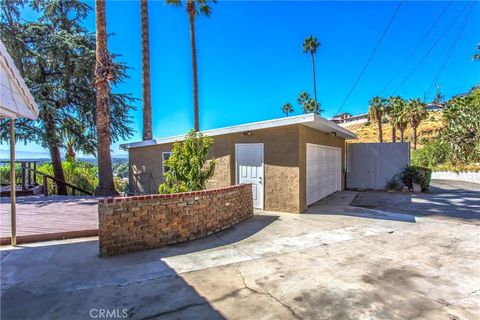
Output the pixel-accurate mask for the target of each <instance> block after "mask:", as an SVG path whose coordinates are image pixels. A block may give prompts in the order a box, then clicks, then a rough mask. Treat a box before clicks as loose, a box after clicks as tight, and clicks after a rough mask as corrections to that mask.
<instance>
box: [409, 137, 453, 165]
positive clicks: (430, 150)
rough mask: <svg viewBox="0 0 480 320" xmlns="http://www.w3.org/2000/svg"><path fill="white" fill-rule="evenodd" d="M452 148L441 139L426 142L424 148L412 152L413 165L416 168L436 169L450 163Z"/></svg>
mask: <svg viewBox="0 0 480 320" xmlns="http://www.w3.org/2000/svg"><path fill="white" fill-rule="evenodd" d="M450 158H451V152H450V148H449V146H448V144H447V143H445V142H443V141H441V140H440V139H436V140H432V141H428V142H426V143H425V144H424V145H423V147H422V148H420V149H417V150H413V151H412V159H411V163H412V165H414V166H420V167H427V168H430V169H434V168H435V167H436V166H437V165H439V164H442V163H445V162H447V161H449V160H450Z"/></svg>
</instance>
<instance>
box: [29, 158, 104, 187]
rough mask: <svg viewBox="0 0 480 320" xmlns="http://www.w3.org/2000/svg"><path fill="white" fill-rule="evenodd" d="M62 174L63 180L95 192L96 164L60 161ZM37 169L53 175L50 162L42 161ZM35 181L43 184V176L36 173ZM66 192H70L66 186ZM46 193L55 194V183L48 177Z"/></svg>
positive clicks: (96, 180) (96, 183)
mask: <svg viewBox="0 0 480 320" xmlns="http://www.w3.org/2000/svg"><path fill="white" fill-rule="evenodd" d="M62 167H63V174H64V176H65V181H66V182H68V183H70V184H73V185H74V186H76V187H79V188H81V189H83V190H86V191H89V192H91V193H94V192H95V188H96V187H97V185H98V169H97V166H96V165H94V164H92V163H89V162H69V161H64V162H62ZM37 170H38V171H40V172H43V173H46V174H48V175H51V176H53V175H54V174H53V166H52V164H51V163H44V164H42V165H40V166H39V167H38V168H37ZM37 183H38V184H40V185H41V184H43V176H42V175H37ZM67 190H68V193H69V194H70V193H71V192H72V190H71V188H69V187H67ZM48 193H49V194H56V193H57V192H56V184H55V183H54V182H53V181H52V180H51V179H48ZM77 194H78V192H77Z"/></svg>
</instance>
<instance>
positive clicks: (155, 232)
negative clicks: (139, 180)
mask: <svg viewBox="0 0 480 320" xmlns="http://www.w3.org/2000/svg"><path fill="white" fill-rule="evenodd" d="M252 215H253V200H252V187H251V185H250V184H241V185H235V186H230V187H225V188H219V189H211V190H203V191H196V192H186V193H176V194H156V195H145V196H133V197H116V198H106V199H101V200H99V203H98V217H99V244H100V255H101V256H111V255H117V254H122V253H127V252H134V251H139V250H145V249H151V248H158V247H162V246H165V245H169V244H174V243H179V242H184V241H187V240H194V239H198V238H202V237H205V236H207V235H210V234H212V233H214V232H218V231H222V230H225V229H227V228H229V227H231V226H233V225H235V224H237V223H239V222H240V221H243V220H245V219H247V218H249V217H251V216H252Z"/></svg>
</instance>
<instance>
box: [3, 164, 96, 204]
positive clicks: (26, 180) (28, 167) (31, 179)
mask: <svg viewBox="0 0 480 320" xmlns="http://www.w3.org/2000/svg"><path fill="white" fill-rule="evenodd" d="M0 163H10V162H9V161H0ZM17 163H20V165H21V175H20V185H21V187H22V190H27V189H28V188H33V187H35V186H37V185H38V184H37V175H40V176H41V177H42V187H43V194H44V195H45V196H48V194H49V192H48V179H50V180H51V181H53V182H55V183H56V184H62V185H64V186H65V187H68V188H71V190H72V195H76V193H77V191H78V192H79V193H83V194H86V195H89V196H91V195H93V194H92V193H91V192H90V191H87V190H84V189H82V188H80V187H77V186H75V185H73V184H71V183H68V182H66V181H63V180H61V179H58V178H55V177H54V176H51V175H49V174H46V173H44V172H41V171H38V170H37V162H36V161H28V160H26V161H24V160H20V161H15V164H17Z"/></svg>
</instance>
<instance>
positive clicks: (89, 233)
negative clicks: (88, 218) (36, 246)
mask: <svg viewBox="0 0 480 320" xmlns="http://www.w3.org/2000/svg"><path fill="white" fill-rule="evenodd" d="M94 236H98V229H91V230H78V231H65V232H55V233H44V234H31V235H26V236H17V244H23V243H32V242H43V241H52V240H64V239H73V238H83V237H94ZM7 245H10V237H2V238H0V246H7Z"/></svg>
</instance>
